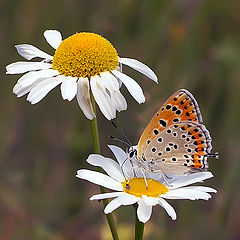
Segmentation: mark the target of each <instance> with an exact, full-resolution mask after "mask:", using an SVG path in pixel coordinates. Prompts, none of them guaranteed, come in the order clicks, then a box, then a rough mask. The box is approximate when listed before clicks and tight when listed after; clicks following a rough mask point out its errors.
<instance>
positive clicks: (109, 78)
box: [100, 71, 119, 91]
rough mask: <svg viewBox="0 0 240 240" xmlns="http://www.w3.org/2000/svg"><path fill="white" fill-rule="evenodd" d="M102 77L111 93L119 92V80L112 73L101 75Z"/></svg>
mask: <svg viewBox="0 0 240 240" xmlns="http://www.w3.org/2000/svg"><path fill="white" fill-rule="evenodd" d="M100 77H101V79H102V81H103V82H104V84H105V87H106V88H107V89H108V90H109V91H118V90H119V84H118V81H117V79H116V78H115V77H114V76H113V75H112V74H111V73H110V72H107V71H106V72H102V73H100Z"/></svg>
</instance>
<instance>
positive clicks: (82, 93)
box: [77, 78, 96, 120]
mask: <svg viewBox="0 0 240 240" xmlns="http://www.w3.org/2000/svg"><path fill="white" fill-rule="evenodd" d="M77 101H78V104H79V106H80V108H81V109H82V111H83V113H84V115H85V116H86V117H87V118H88V119H90V120H92V119H93V118H95V117H96V115H95V113H94V111H93V107H92V103H91V100H90V93H89V81H88V79H87V78H79V80H78V83H77Z"/></svg>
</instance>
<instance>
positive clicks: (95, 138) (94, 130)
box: [91, 93, 119, 240]
mask: <svg viewBox="0 0 240 240" xmlns="http://www.w3.org/2000/svg"><path fill="white" fill-rule="evenodd" d="M91 102H92V106H93V110H94V112H95V114H96V104H95V100H94V97H93V96H92V93H91ZM96 116H97V115H96ZM91 131H92V138H93V149H94V153H97V154H100V153H101V149H100V141H99V133H98V123H97V117H96V118H93V120H91ZM97 169H98V172H101V173H103V170H102V169H101V168H100V167H98V168H97ZM100 191H101V193H104V192H105V189H104V187H102V186H100ZM102 202H103V206H104V208H105V207H106V206H107V204H108V200H107V199H103V200H102ZM106 217H107V222H108V225H109V228H110V230H111V233H112V238H113V239H114V240H119V238H118V234H117V229H116V225H115V222H114V219H113V216H112V214H111V213H109V214H106Z"/></svg>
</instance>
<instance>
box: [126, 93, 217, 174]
mask: <svg viewBox="0 0 240 240" xmlns="http://www.w3.org/2000/svg"><path fill="white" fill-rule="evenodd" d="M211 141H212V140H211V137H210V134H209V131H208V130H207V129H206V127H205V126H204V124H203V120H202V115H201V113H200V109H199V107H198V104H197V101H196V100H195V98H194V97H193V95H192V94H191V93H190V92H189V91H187V90H185V89H181V90H178V91H176V92H175V93H174V94H173V95H172V96H170V97H169V98H168V100H167V101H166V102H165V103H164V104H163V105H162V106H161V107H160V108H159V110H158V111H157V112H156V114H155V115H154V116H153V118H152V120H151V121H150V122H149V124H148V125H147V127H146V129H145V130H144V132H143V133H142V135H141V137H140V139H139V142H138V145H137V147H136V148H135V150H134V151H130V152H129V156H130V157H129V158H130V159H131V158H133V157H134V155H135V159H136V161H137V165H138V166H139V168H140V169H141V170H146V171H148V172H161V173H162V174H164V175H167V174H172V175H185V174H191V173H194V172H199V171H206V170H207V168H208V163H207V159H208V157H216V158H217V157H218V156H217V154H211V153H210V152H211V149H212V145H211ZM134 153H135V154H134ZM164 175H163V176H164Z"/></svg>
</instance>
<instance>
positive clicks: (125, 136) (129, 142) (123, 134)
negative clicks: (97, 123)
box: [111, 121, 132, 146]
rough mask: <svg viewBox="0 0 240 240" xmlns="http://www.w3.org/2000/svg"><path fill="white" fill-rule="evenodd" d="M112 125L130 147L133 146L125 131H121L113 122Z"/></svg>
mask: <svg viewBox="0 0 240 240" xmlns="http://www.w3.org/2000/svg"><path fill="white" fill-rule="evenodd" d="M111 123H112V125H113V126H114V127H115V128H116V129H117V130H118V131H119V132H120V133H121V134H122V136H123V137H124V138H125V139H126V140H127V142H128V144H129V146H132V142H131V141H130V139H129V138H128V137H127V135H126V134H125V133H124V132H123V131H121V130H120V129H119V128H118V127H117V125H116V124H115V123H114V122H113V121H112V122H111Z"/></svg>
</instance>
